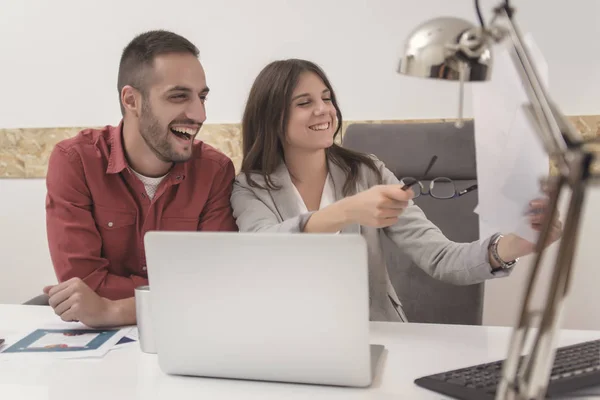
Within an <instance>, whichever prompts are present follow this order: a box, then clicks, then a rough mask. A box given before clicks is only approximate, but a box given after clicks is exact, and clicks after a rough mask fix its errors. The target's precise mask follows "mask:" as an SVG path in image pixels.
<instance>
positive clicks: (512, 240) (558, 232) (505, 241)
mask: <svg viewBox="0 0 600 400" xmlns="http://www.w3.org/2000/svg"><path fill="white" fill-rule="evenodd" d="M549 212H550V210H549V208H548V200H547V199H535V200H533V201H532V202H531V203H530V209H529V213H528V215H529V223H530V226H531V228H532V229H534V230H535V231H537V232H541V230H542V224H543V222H544V219H545V218H546V217H548V213H549ZM561 236H562V222H561V221H560V215H559V213H557V215H556V216H555V218H554V220H553V221H552V230H551V231H550V235H549V237H548V241H547V242H546V243H545V247H547V246H549V245H551V244H552V243H554V242H556V241H557V240H558V239H560V238H561ZM535 246H536V244H535V243H532V242H530V241H528V240H525V239H523V238H522V237H519V236H517V235H514V234H510V235H507V236H505V237H503V238H502V239H500V242H498V255H499V256H500V258H501V259H502V260H504V261H506V262H509V261H512V260H514V259H516V258H518V257H523V256H526V255H528V254H531V253H533V252H534V251H535Z"/></svg>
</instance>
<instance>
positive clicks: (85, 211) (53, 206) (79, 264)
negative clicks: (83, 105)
mask: <svg viewBox="0 0 600 400" xmlns="http://www.w3.org/2000/svg"><path fill="white" fill-rule="evenodd" d="M46 187H47V192H48V194H47V197H46V229H47V234H48V245H49V250H50V256H51V258H52V263H53V265H54V270H55V273H56V277H57V279H58V281H59V282H65V281H67V280H69V279H71V278H80V279H82V280H83V281H84V282H85V283H86V284H87V285H88V286H89V287H90V288H91V289H92V290H93V291H95V292H96V293H97V294H98V295H100V296H102V297H105V298H107V299H111V300H116V299H123V298H126V297H132V296H133V294H134V288H135V287H136V286H140V285H147V284H148V281H147V279H145V278H142V277H139V276H130V277H123V276H118V275H114V274H110V273H109V272H108V271H109V267H110V263H109V261H108V260H107V259H105V258H103V257H102V256H101V250H102V238H101V236H100V233H99V232H98V228H97V227H96V222H95V221H94V217H93V215H92V211H91V210H92V205H93V201H92V198H91V194H90V191H89V188H88V186H87V183H86V177H85V173H84V170H83V165H82V162H81V158H80V156H79V154H78V153H76V152H75V151H69V150H66V149H64V148H62V147H60V145H58V146H56V147H55V148H54V150H53V151H52V154H51V155H50V159H49V162H48V173H47V176H46Z"/></svg>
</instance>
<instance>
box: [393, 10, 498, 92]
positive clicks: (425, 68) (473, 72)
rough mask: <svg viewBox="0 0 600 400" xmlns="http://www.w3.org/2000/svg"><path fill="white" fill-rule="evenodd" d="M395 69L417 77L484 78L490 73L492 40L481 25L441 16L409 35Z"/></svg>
mask: <svg viewBox="0 0 600 400" xmlns="http://www.w3.org/2000/svg"><path fill="white" fill-rule="evenodd" d="M403 53H404V56H403V57H402V59H401V60H400V65H399V67H398V72H400V73H402V74H405V75H410V76H416V77H420V78H436V79H445V80H451V81H461V80H463V81H466V82H478V81H487V80H488V79H489V78H490V76H491V67H492V51H491V43H489V42H488V41H486V40H484V35H483V31H482V29H481V28H478V27H477V26H475V25H473V24H472V23H471V22H469V21H466V20H464V19H460V18H453V17H441V18H436V19H432V20H430V21H427V22H425V23H424V24H422V25H420V26H419V27H417V28H416V29H415V30H414V31H413V32H411V34H410V35H409V38H408V40H407V41H406V46H405V47H404V51H403Z"/></svg>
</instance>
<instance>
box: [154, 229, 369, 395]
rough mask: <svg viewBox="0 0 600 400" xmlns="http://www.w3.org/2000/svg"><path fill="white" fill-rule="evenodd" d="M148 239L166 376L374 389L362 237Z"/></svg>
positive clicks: (184, 235)
mask: <svg viewBox="0 0 600 400" xmlns="http://www.w3.org/2000/svg"><path fill="white" fill-rule="evenodd" d="M144 240H145V249H146V262H147V267H148V277H149V282H150V298H151V315H152V321H151V323H152V326H153V328H154V339H155V344H156V349H157V353H158V359H159V364H160V366H161V369H162V370H163V371H164V372H166V373H169V374H182V375H195V376H206V377H222V378H237V379H251V380H267V381H280V382H299V383H312V384H326V385H341V386H368V385H369V384H370V383H371V379H372V378H371V360H370V351H369V294H368V267H367V247H366V243H365V241H364V239H363V238H362V237H361V236H360V235H358V234H356V235H355V234H341V235H332V234H297V233H296V234H287V233H237V232H165V231H161V232H156V231H155V232H148V233H147V234H146V235H145V238H144Z"/></svg>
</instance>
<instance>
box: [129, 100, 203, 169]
mask: <svg viewBox="0 0 600 400" xmlns="http://www.w3.org/2000/svg"><path fill="white" fill-rule="evenodd" d="M140 134H141V135H142V138H143V139H144V141H145V142H146V144H147V145H148V147H149V148H150V149H151V150H152V152H153V153H154V154H155V155H156V157H158V159H159V160H161V161H163V162H174V163H178V162H184V161H187V160H188V159H189V158H190V155H191V154H178V153H177V152H175V151H174V150H173V146H172V144H171V143H170V142H169V135H170V134H171V133H170V132H169V127H168V126H166V127H162V126H161V125H160V122H159V121H158V119H157V118H156V116H155V115H154V113H153V112H152V107H151V106H150V102H149V101H147V100H146V99H145V98H143V99H142V112H141V115H140ZM190 145H191V144H190Z"/></svg>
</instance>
